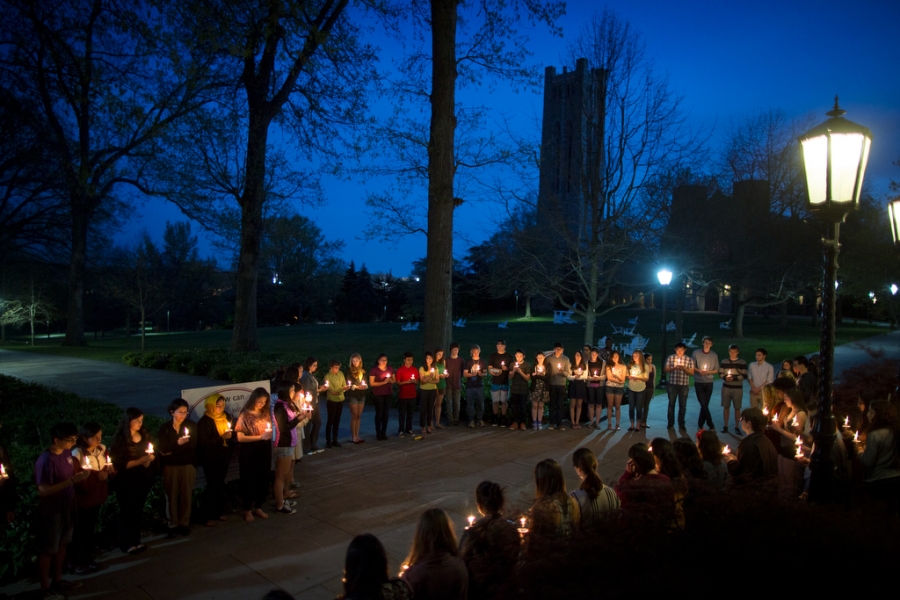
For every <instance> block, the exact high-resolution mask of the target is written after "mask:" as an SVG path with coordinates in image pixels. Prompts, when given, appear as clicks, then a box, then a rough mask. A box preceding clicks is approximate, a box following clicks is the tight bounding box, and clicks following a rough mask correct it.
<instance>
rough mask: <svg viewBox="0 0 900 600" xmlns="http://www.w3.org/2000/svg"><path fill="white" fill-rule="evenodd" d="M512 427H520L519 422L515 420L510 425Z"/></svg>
mask: <svg viewBox="0 0 900 600" xmlns="http://www.w3.org/2000/svg"><path fill="white" fill-rule="evenodd" d="M509 428H510V429H518V428H519V423H518V422H517V421H513V424H512V425H510V426H509Z"/></svg>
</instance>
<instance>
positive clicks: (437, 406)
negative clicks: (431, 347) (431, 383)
mask: <svg viewBox="0 0 900 600" xmlns="http://www.w3.org/2000/svg"><path fill="white" fill-rule="evenodd" d="M434 369H435V371H436V372H437V376H438V380H437V395H436V396H435V400H434V419H433V422H434V427H436V428H437V429H443V428H444V426H443V425H441V407H442V406H443V404H444V394H446V393H447V364H446V362H445V361H444V351H443V350H441V349H440V348H438V349H437V350H435V351H434Z"/></svg>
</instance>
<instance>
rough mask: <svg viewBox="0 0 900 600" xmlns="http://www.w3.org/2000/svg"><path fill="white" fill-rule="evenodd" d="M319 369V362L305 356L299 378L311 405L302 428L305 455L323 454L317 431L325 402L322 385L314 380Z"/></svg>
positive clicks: (320, 425) (320, 427) (312, 357)
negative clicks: (307, 418)
mask: <svg viewBox="0 0 900 600" xmlns="http://www.w3.org/2000/svg"><path fill="white" fill-rule="evenodd" d="M318 368H319V361H318V360H316V358H315V357H314V356H307V357H306V360H305V361H303V374H302V375H301V376H300V382H301V383H302V384H303V390H304V391H306V392H309V394H310V404H312V414H311V415H310V417H309V421H308V422H307V423H306V425H305V426H304V428H303V429H304V431H303V446H304V450H305V451H306V453H307V454H318V453H320V452H324V450H323V449H321V448H319V446H318V443H319V431H320V430H321V429H322V412H321V407H322V405H323V403H324V402H325V391H326V388H325V386H324V385H319V380H318V379H316V370H317V369H318Z"/></svg>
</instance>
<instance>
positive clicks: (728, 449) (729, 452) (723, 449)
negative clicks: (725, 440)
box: [722, 444, 731, 454]
mask: <svg viewBox="0 0 900 600" xmlns="http://www.w3.org/2000/svg"><path fill="white" fill-rule="evenodd" d="M722 454H731V448H729V447H728V444H725V447H724V448H722Z"/></svg>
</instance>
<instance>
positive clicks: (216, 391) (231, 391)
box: [181, 381, 269, 423]
mask: <svg viewBox="0 0 900 600" xmlns="http://www.w3.org/2000/svg"><path fill="white" fill-rule="evenodd" d="M256 388H263V389H264V390H266V391H267V392H268V391H269V382H268V381H253V382H250V383H229V384H227V385H221V386H215V387H205V388H194V389H192V390H181V397H182V398H184V399H185V400H187V403H188V407H190V413H189V414H190V419H191V420H192V421H194V422H195V423H196V422H197V421H199V420H200V417H202V416H203V415H204V414H205V413H206V406H205V405H206V399H207V398H209V397H210V396H221V397H223V398H224V399H225V412H226V413H227V414H228V416H229V417H230V418H231V420H232V421H234V419H237V417H238V415H239V414H240V412H241V409H242V408H244V404H246V403H247V399H248V398H250V394H252V393H253V390H255V389H256Z"/></svg>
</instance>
